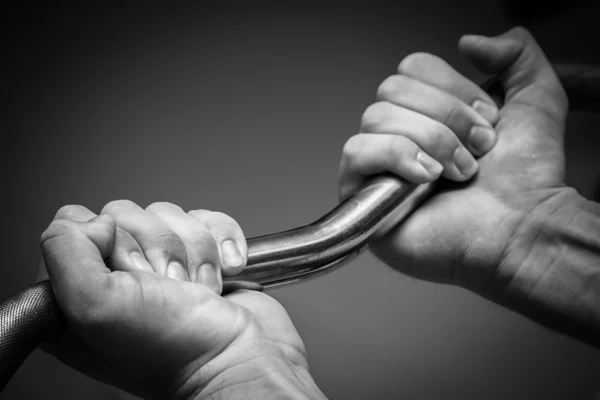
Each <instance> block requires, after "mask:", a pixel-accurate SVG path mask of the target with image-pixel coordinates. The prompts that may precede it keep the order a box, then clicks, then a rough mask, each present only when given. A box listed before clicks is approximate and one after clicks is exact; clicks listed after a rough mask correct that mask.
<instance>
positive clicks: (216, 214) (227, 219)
mask: <svg viewBox="0 0 600 400" xmlns="http://www.w3.org/2000/svg"><path fill="white" fill-rule="evenodd" d="M211 219H212V220H214V221H215V223H217V224H224V225H229V226H234V227H238V226H239V224H238V223H237V221H236V220H235V219H233V218H232V217H231V216H229V215H227V214H225V213H223V212H221V211H213V212H212V213H211Z"/></svg>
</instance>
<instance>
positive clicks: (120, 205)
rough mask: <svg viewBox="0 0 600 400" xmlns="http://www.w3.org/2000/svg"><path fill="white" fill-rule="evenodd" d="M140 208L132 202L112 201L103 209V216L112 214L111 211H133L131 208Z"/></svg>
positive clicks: (123, 200)
mask: <svg viewBox="0 0 600 400" xmlns="http://www.w3.org/2000/svg"><path fill="white" fill-rule="evenodd" d="M138 207H139V206H138V205H137V204H135V203H134V202H133V201H131V200H125V199H122V200H113V201H110V202H108V203H106V205H105V206H104V208H102V212H101V213H102V214H104V213H110V212H111V211H114V210H119V209H124V208H125V209H131V208H138Z"/></svg>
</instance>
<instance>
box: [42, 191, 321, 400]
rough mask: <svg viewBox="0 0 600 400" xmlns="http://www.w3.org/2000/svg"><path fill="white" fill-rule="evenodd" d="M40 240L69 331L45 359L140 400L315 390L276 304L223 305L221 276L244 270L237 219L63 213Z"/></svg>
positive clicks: (261, 300)
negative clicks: (267, 388) (284, 387)
mask: <svg viewBox="0 0 600 400" xmlns="http://www.w3.org/2000/svg"><path fill="white" fill-rule="evenodd" d="M41 240H42V252H43V263H44V264H45V266H46V267H47V270H48V274H49V277H50V282H51V284H52V288H53V289H54V293H55V297H56V300H57V302H58V305H59V307H60V309H61V311H62V313H63V315H64V316H65V319H66V322H67V330H66V333H65V334H64V336H63V337H62V338H60V339H59V340H57V341H55V342H52V343H48V344H46V346H45V349H46V350H47V351H48V352H50V353H51V354H53V355H55V356H56V357H57V358H59V359H60V360H61V361H62V362H64V363H66V364H68V365H70V366H72V367H74V368H75V369H77V370H79V371H81V372H83V373H85V374H87V375H89V376H91V377H93V378H95V379H98V380H100V381H103V382H106V383H109V384H111V385H114V386H117V387H119V388H121V389H123V390H126V391H128V392H130V393H132V394H134V395H137V396H142V397H144V398H182V399H183V398H193V397H195V396H198V397H204V398H207V397H210V396H213V395H214V396H217V395H221V396H222V395H224V394H227V393H229V395H230V394H232V393H236V390H237V389H239V390H241V391H242V392H243V389H244V387H246V390H248V387H251V388H252V390H253V391H254V392H255V393H260V389H261V387H265V386H268V385H267V384H266V383H265V382H267V383H269V385H271V394H275V395H276V394H277V393H278V392H277V390H275V389H277V385H273V384H272V382H273V380H275V381H276V382H278V383H279V384H280V386H282V384H281V382H286V383H287V384H288V389H289V387H299V386H302V385H303V384H304V383H307V385H314V382H312V380H311V378H310V376H309V375H308V372H307V364H306V355H305V348H304V345H303V343H302V340H301V339H300V337H299V335H298V333H297V331H296V329H295V328H294V326H293V324H292V322H291V321H290V319H289V317H288V315H287V313H286V312H285V310H284V309H283V307H282V306H281V305H280V304H279V303H277V302H276V301H275V300H274V299H272V298H271V297H269V296H267V295H265V294H263V293H260V292H252V291H247V290H238V291H234V292H233V293H231V294H229V295H227V296H225V297H221V296H219V295H218V293H220V291H221V288H222V278H221V273H220V272H221V271H222V272H223V274H235V273H237V272H239V271H241V269H242V268H243V267H244V265H245V262H246V251H247V250H246V242H245V238H244V235H243V233H242V231H241V229H240V227H239V226H238V224H237V223H236V222H235V221H234V220H233V219H231V218H230V217H228V216H226V215H224V214H221V213H215V212H210V211H204V210H197V211H191V212H189V213H185V212H184V211H183V210H181V208H179V207H177V206H175V205H173V204H169V203H155V204H153V205H151V206H149V207H148V208H146V210H143V209H141V208H140V207H139V206H137V205H136V204H134V203H132V202H129V201H116V202H112V203H109V204H107V205H106V206H105V207H104V210H103V211H102V214H101V215H100V216H96V215H95V214H94V213H92V212H91V211H89V210H88V209H86V208H85V207H81V206H67V207H63V208H62V209H60V210H59V211H58V213H57V214H56V217H55V218H54V221H53V222H52V223H51V224H50V226H49V227H48V229H47V230H46V231H45V232H44V233H43V235H42V239H41ZM42 275H43V274H42ZM196 282H197V283H196ZM288 382H292V383H288ZM299 382H300V383H299ZM228 391H230V392H228Z"/></svg>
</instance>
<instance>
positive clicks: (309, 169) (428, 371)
mask: <svg viewBox="0 0 600 400" xmlns="http://www.w3.org/2000/svg"><path fill="white" fill-rule="evenodd" d="M199 3H200V2H198V3H196V4H195V5H193V6H190V5H185V4H177V3H172V2H163V4H162V5H149V4H147V3H145V2H139V3H137V4H136V3H124V2H121V3H119V5H118V6H110V5H107V3H104V4H103V5H102V6H84V5H81V3H73V4H68V3H64V2H63V3H61V2H58V3H53V5H52V6H48V5H33V4H31V3H27V5H26V6H20V7H19V8H13V9H8V8H6V9H4V10H3V15H2V20H3V24H2V25H3V27H4V28H3V29H4V30H5V31H6V32H5V34H4V35H3V39H2V41H3V42H5V43H4V45H3V47H2V48H3V52H4V53H5V58H4V60H5V61H4V62H3V64H4V65H3V66H2V69H3V70H4V73H3V74H2V76H3V93H4V102H5V104H6V107H4V113H3V114H4V115H3V119H4V124H3V126H4V129H3V135H2V137H3V140H2V141H3V144H2V146H1V147H2V150H3V151H2V154H3V156H2V157H1V158H0V160H1V161H0V162H2V169H1V173H2V177H1V178H2V186H3V188H4V189H3V195H2V203H3V204H2V206H3V208H2V209H3V210H4V212H3V213H2V214H3V215H4V217H3V220H4V221H5V222H4V228H3V233H2V251H3V257H4V262H3V264H2V268H1V269H0V295H1V296H2V297H6V296H8V295H9V294H11V293H13V292H14V291H16V290H18V289H20V288H23V287H24V286H26V285H29V284H31V283H32V282H33V281H34V280H35V277H36V272H37V268H38V264H39V257H40V252H39V236H40V234H41V232H42V231H43V230H44V229H45V228H46V226H47V225H48V224H49V222H50V221H51V219H52V217H53V215H54V213H55V212H56V210H57V209H58V208H59V207H61V206H62V205H65V204H82V205H85V206H86V207H88V208H90V209H91V210H93V211H95V212H99V211H100V210H101V208H102V206H103V205H104V204H105V203H107V202H109V201H111V200H115V199H130V200H132V201H134V202H137V203H138V204H139V205H141V206H142V207H145V206H146V205H148V204H150V203H152V202H155V201H169V202H173V203H175V204H178V205H180V206H181V207H183V208H184V209H195V208H204V209H213V210H219V211H222V212H225V213H227V214H229V215H231V216H232V217H234V218H235V219H237V221H238V222H239V223H240V224H241V226H242V228H243V229H244V231H245V233H246V235H247V236H248V237H253V236H258V235H262V234H267V233H272V232H276V231H282V230H286V229H290V228H294V227H298V226H301V225H305V224H307V223H309V222H312V221H314V220H315V219H317V218H318V217H320V216H321V215H322V214H324V213H325V212H327V211H329V210H330V209H331V208H333V207H334V206H335V205H336V204H337V173H338V164H339V157H340V155H341V149H342V146H343V144H344V142H345V141H346V140H347V139H348V138H349V137H350V136H351V135H353V134H355V133H357V130H358V127H359V121H360V117H361V114H362V112H363V111H364V109H365V108H366V107H367V106H368V105H369V104H370V103H372V102H373V101H374V96H375V91H376V88H377V86H378V85H379V83H380V82H381V81H382V80H383V79H384V78H386V77H387V76H389V75H391V74H393V73H394V72H395V68H396V66H397V64H398V63H399V62H400V61H401V60H402V58H403V57H404V56H406V55H408V54H410V53H412V52H415V51H426V52H430V53H434V54H437V55H439V56H441V57H443V58H445V59H446V60H447V61H449V62H450V63H451V64H452V65H453V66H455V68H457V69H458V70H459V71H461V72H462V73H464V74H465V75H466V76H467V77H469V78H472V79H474V80H475V81H477V82H479V81H482V80H483V79H484V78H485V77H484V76H483V75H481V74H480V73H478V72H477V71H476V70H474V69H473V68H472V67H471V66H470V65H468V63H467V62H466V61H465V60H463V59H462V58H461V57H460V55H459V54H458V52H457V49H456V44H457V41H458V38H459V37H460V35H461V34H465V33H479V34H486V35H496V34H499V33H502V32H503V31H505V30H507V29H509V28H510V27H512V26H514V25H516V24H520V25H524V26H526V27H528V28H529V29H530V30H531V31H532V32H533V33H534V35H535V37H536V38H537V39H538V41H539V42H540V44H541V45H542V48H543V49H544V50H545V51H546V53H547V54H548V55H549V57H550V58H551V59H552V60H557V61H559V60H560V61H563V60H566V61H580V62H586V63H590V64H600V60H599V58H600V52H598V46H597V38H598V37H600V34H599V33H600V32H599V30H600V28H599V27H598V24H597V22H596V20H597V16H598V15H599V14H598V12H599V7H598V5H595V4H593V3H592V2H582V1H579V2H578V1H569V2H565V3H564V4H561V3H557V4H555V5H554V6H550V5H549V3H547V2H541V1H518V2H517V1H505V2H504V1H492V0H489V1H487V0H477V1H476V0H472V1H434V0H420V1H418V2H417V1H415V2H396V3H395V4H394V3H392V4H391V5H390V3H387V4H386V3H377V2H372V1H369V2H364V3H365V4H363V5H362V6H360V7H359V6H358V5H351V4H350V3H351V2H347V3H346V4H345V5H335V6H334V5H327V4H326V3H323V2H321V3H318V5H316V4H314V5H313V4H309V3H293V4H292V3H290V4H284V2H280V3H275V4H270V5H268V4H258V3H255V4H252V5H248V4H245V5H244V4H242V5H240V4H234V3H227V2H219V5H218V6H217V5H211V6H205V5H201V4H199ZM594 49H595V50H594ZM599 123H600V118H599V117H598V115H593V114H586V113H572V115H571V116H570V119H569V125H568V135H567V161H568V182H569V183H570V184H572V185H574V186H575V187H576V188H577V189H578V190H579V191H580V192H581V193H582V194H584V195H586V196H588V197H590V198H596V199H597V200H598V199H599V198H600V190H599V188H600V186H599V185H598V183H599V182H600V162H599V161H598V149H599V148H600V146H599V144H600V143H599V142H600V135H599V133H598V128H597V126H598V124H599ZM270 294H272V295H273V296H274V297H276V298H277V299H278V300H279V301H281V302H282V303H283V305H284V306H285V307H286V308H287V310H288V311H289V313H290V315H291V317H292V319H293V320H294V321H295V324H296V326H297V328H298V330H299V331H300V334H301V336H302V337H303V339H304V340H305V343H306V345H307V348H308V352H309V362H310V365H311V367H312V373H313V375H314V377H315V380H316V381H317V384H318V385H319V386H320V387H321V388H322V390H323V391H324V392H325V393H326V394H327V395H328V396H329V398H331V399H365V398H370V399H397V398H410V399H439V398H444V399H475V398H485V399H509V398H510V399H532V398H536V399H537V398H544V399H589V400H591V399H595V398H598V397H596V396H600V379H599V378H600V352H599V351H598V350H596V349H593V348H591V347H589V346H586V345H583V344H581V343H578V342H575V341H573V340H570V339H568V338H565V337H562V336H561V335H558V334H555V333H553V332H549V331H547V330H545V329H543V328H541V327H539V326H537V325H535V324H534V323H532V322H530V321H528V320H526V319H525V318H523V317H520V316H519V315H516V314H514V313H511V312H509V311H506V310H503V309H501V308H499V307H498V306H495V305H493V304H491V303H489V302H487V301H486V300H483V299H481V298H479V297H477V296H475V295H473V294H471V293H468V292H466V291H464V290H461V289H458V288H454V287H447V286H441V285H436V284H430V283H425V282H419V281H416V280H414V279H410V278H407V277H405V276H402V275H400V274H399V273H396V272H394V271H392V270H390V269H388V268H386V267H385V266H384V265H382V264H381V263H379V262H378V261H376V260H375V259H374V257H372V256H371V255H370V254H364V255H362V256H361V257H360V258H359V259H357V260H356V261H354V262H353V263H351V264H349V265H347V266H345V267H344V268H342V269H340V270H337V271H336V272H333V273H332V274H329V275H326V276H324V277H322V278H320V279H317V280H313V281H309V282H305V283H301V284H298V285H296V286H290V287H284V288H281V289H277V290H272V291H270ZM157 357H160V355H159V354H157ZM108 396H109V391H108V390H107V388H106V387H105V386H103V385H101V384H99V383H97V382H95V381H94V380H91V379H89V378H87V377H85V376H83V375H81V374H79V373H78V372H76V371H73V370H71V369H69V368H68V367H65V366H63V365H61V364H59V363H58V362H57V361H56V360H54V359H53V358H52V357H50V356H48V355H46V354H44V353H42V352H41V351H37V352H35V353H34V354H33V355H32V356H31V357H30V358H29V359H28V360H27V361H26V363H25V364H24V365H23V366H22V368H21V369H20V371H19V372H18V373H17V375H16V376H15V377H14V378H13V380H12V381H11V383H10V384H9V386H8V387H7V389H6V390H5V391H4V393H3V394H2V395H0V398H3V399H47V398H61V399H81V398H86V399H102V398H108Z"/></svg>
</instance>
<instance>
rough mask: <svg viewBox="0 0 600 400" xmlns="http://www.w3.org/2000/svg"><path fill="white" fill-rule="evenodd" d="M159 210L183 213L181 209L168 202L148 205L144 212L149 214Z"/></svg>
mask: <svg viewBox="0 0 600 400" xmlns="http://www.w3.org/2000/svg"><path fill="white" fill-rule="evenodd" d="M160 210H174V211H181V212H183V209H182V208H181V207H179V206H178V205H176V204H173V203H169V202H168V201H156V202H154V203H152V204H150V205H149V206H148V207H146V211H148V212H150V213H151V212H156V211H160Z"/></svg>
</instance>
